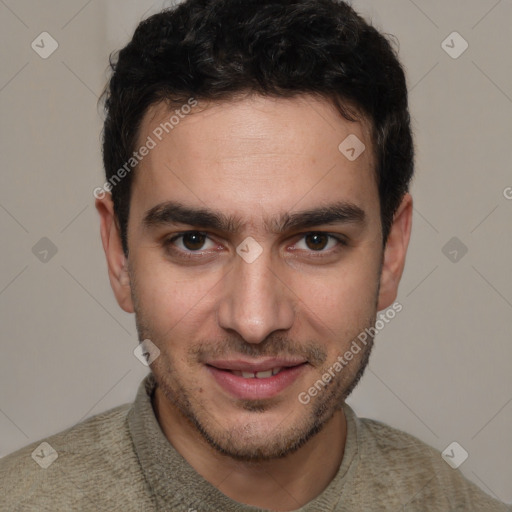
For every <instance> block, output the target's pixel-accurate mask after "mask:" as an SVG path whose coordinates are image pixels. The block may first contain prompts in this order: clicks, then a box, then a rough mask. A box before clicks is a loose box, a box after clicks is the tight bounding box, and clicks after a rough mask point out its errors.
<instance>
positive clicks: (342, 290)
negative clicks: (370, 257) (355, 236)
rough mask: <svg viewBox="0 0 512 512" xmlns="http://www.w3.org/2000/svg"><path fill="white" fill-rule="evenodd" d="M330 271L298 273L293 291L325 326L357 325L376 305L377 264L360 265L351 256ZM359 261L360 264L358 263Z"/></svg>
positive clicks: (365, 318) (356, 259)
mask: <svg viewBox="0 0 512 512" xmlns="http://www.w3.org/2000/svg"><path fill="white" fill-rule="evenodd" d="M352 260H353V261H351V262H348V261H347V262H346V264H345V265H343V266H340V267H339V268H338V269H335V270H333V271H329V272H325V273H323V274H322V275H316V276H308V275H301V277H300V278H297V281H296V288H295V289H296V293H297V295H298V296H299V297H300V299H301V300H302V301H303V303H304V304H306V305H307V308H306V309H309V310H311V311H312V312H313V313H314V314H315V315H316V316H317V317H318V318H319V319H321V320H322V321H324V323H325V324H326V325H327V326H333V328H336V326H338V327H339V328H341V327H346V328H347V329H350V327H351V326H360V325H361V322H363V323H364V322H366V321H367V319H368V315H369V314H373V313H374V311H375V307H376V300H377V290H378V282H379V275H378V265H377V264H376V263H375V262H374V261H373V262H367V263H366V264H364V265H363V264H362V261H361V260H362V258H361V259H359V258H353V259H352ZM358 260H359V263H358Z"/></svg>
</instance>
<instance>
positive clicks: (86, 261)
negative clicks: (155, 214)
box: [0, 0, 512, 502]
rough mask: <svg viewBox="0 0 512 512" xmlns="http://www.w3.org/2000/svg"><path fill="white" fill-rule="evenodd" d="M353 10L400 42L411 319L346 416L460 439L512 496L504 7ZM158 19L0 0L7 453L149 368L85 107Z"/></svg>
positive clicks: (391, 338) (115, 396)
mask: <svg viewBox="0 0 512 512" xmlns="http://www.w3.org/2000/svg"><path fill="white" fill-rule="evenodd" d="M352 4H353V6H354V7H355V8H356V9H357V10H358V11H359V12H360V13H362V14H363V15H365V16H366V17H367V18H369V19H371V20H372V21H373V23H374V24H375V25H376V26H377V27H378V28H380V29H382V30H384V31H385V32H387V33H391V34H394V35H396V36H397V38H398V40H399V42H400V57H401V59H402V61H403V63H404V64H405V67H406V70H407V75H408V81H409V84H410V91H411V92H410V104H411V112H412V116H413V124H414V130H415V134H416V145H417V171H416V172H417V176H416V179H415V181H414V185H413V189H412V192H413V196H414V198H415V218H414V227H413V235H412V240H411V246H410V250H409V257H408V260H407V265H406V270H405V275H404V277H403V281H402V284H401V290H400V294H399V297H398V300H399V301H400V302H401V303H402V304H403V311H402V312H401V313H400V314H399V315H397V317H396V318H395V319H394V320H393V321H392V322H391V323H390V324H389V325H387V326H386V327H385V329H384V330H383V331H382V332H381V333H380V334H379V336H378V339H377V344H376V348H375V350H374V353H373V355H372V359H371V363H370V367H369V369H368V371H367V373H366V375H365V377H364V378H363V380H362V382H361V383H360V385H359V386H358V388H357V389H356V391H355V392H354V394H353V395H352V396H351V397H350V399H349V403H350V404H351V405H352V407H354V408H355V410H356V412H357V413H358V414H359V415H361V416H368V417H372V418H375V419H379V420H382V421H384V422H386V423H388V424H390V425H392V426H394V427H397V428H400V429H402V430H405V431H407V432H410V433H412V434H413V435H415V436H417V437H419V438H420V439H422V440H423V441H425V442H427V443H428V444H430V445H432V446H434V447H436V448H438V449H439V450H441V451H442V450H444V449H445V448H446V447H447V446H448V445H449V444H450V443H451V442H452V441H457V442H458V443H459V444H460V445H461V446H462V447H463V448H464V449H465V450H466V451H467V452H468V453H469V457H468V459H467V460H466V461H465V462H464V463H463V464H462V465H461V467H460V469H461V470H462V471H463V473H464V474H465V475H466V476H467V477H468V478H469V479H471V480H473V481H474V482H476V483H477V484H478V485H479V486H480V487H482V488H483V489H484V490H486V492H488V493H490V494H493V495H495V496H497V497H499V498H500V499H501V500H503V501H506V502H512V486H511V482H512V466H511V463H510V461H511V460H512V442H511V441H512V439H511V438H512V434H511V433H512V371H511V361H512V343H511V333H512V275H511V272H510V263H511V261H512V239H511V238H512V234H511V229H510V227H511V220H512V188H510V187H512V173H511V161H512V144H511V142H512V128H511V120H512V58H511V53H512V51H511V49H512V44H511V39H512V34H511V28H510V27H511V26H512V0H501V1H497V0H448V1H447V0H431V1H428V2H427V1H421V0H415V1H413V0H380V1H376V0H354V1H353V2H352ZM165 5H169V4H168V3H167V4H166V3H162V2H161V1H159V2H157V1H155V2H152V1H149V0H145V1H137V2H136V1H135V0H131V1H121V0H109V1H104V2H102V1H100V0H89V1H86V0H73V1H69V0H68V1H64V0H51V1H50V0H48V1H46V2H35V1H29V0H16V1H14V0H1V1H0V29H1V30H0V34H1V35H0V38H1V40H2V45H1V47H2V66H1V68H0V109H1V112H2V115H1V125H0V140H1V154H2V156H1V162H2V172H1V174H0V176H1V178H0V179H1V182H0V229H1V236H2V245H1V246H2V259H1V268H0V318H1V329H2V330H1V342H0V343H1V348H2V351H1V353H2V357H1V358H0V379H1V380H0V456H3V455H6V454H7V453H10V452H11V451H14V450H15V449H17V448H20V447H21V446H24V445H26V444H28V443H29V442H32V441H36V440H39V439H43V438H44V437H45V436H48V435H50V434H53V433H55V432H58V431H60V430H63V429H64V428H67V427H69V426H71V425H74V424H75V423H77V422H78V421H81V420H83V419H85V418H86V417H89V416H92V415H94V414H97V413H99V412H102V411H104V410H107V409H109V408H111V407H114V406H116V405H118V404H121V403H125V402H128V401H132V400H133V398H134V396H135V391H136V389H137V386H138V384H139V382H140V380H141V379H142V378H143V377H144V375H145V374H146V373H147V368H146V367H144V366H143V365H142V364H141V363H140V362H139V361H138V360H137V359H136V358H135V357H134V355H133V349H134V348H135V347H136V345H137V336H136V331H135V325H134V321H133V318H132V317H131V316H130V315H127V314H125V313H123V312H122V311H121V309H120V308H119V307H118V306H117V303H116V302H115V300H114V297H113V294H112V292H111V289H110V286H109V283H108V278H107V271H106V264H105V261H104V255H103V251H102V248H101V242H100V237H99V223H98V217H97V214H96V212H95V210H94V206H93V204H94V199H93V195H92V191H93V189H94V188H95V187H97V186H101V184H102V183H103V181H104V180H103V178H102V166H101V158H100V130H101V118H100V116H99V115H98V112H97V109H96V101H97V98H98V96H99V94H100V92H101V90H102V88H103V85H104V82H105V79H106V66H107V58H108V55H109V53H110V52H111V51H112V50H114V49H116V48H119V47H121V46H122V45H124V44H126V42H127V41H128V39H129V37H130V36H131V34H132V32H133V29H134V27H135V26H136V24H137V23H138V22H139V21H140V20H141V19H142V18H143V17H146V16H147V15H149V14H152V13H154V12H157V11H158V10H159V9H160V8H161V7H162V6H165ZM44 31H46V32H48V33H49V34H50V35H51V36H52V37H53V38H54V39H55V40H56V41H57V43H58V48H57V50H56V51H55V52H54V53H53V54H51V55H50V56H49V57H47V58H46V59H43V58H41V57H40V56H39V54H38V53H36V51H34V49H32V47H31V43H32V41H34V40H35V41H36V43H37V42H39V48H38V51H39V52H43V51H48V50H49V49H51V46H50V43H51V42H50V40H49V39H48V36H43V37H44V38H45V39H44V41H45V42H44V48H41V46H43V44H41V42H40V40H41V38H40V37H38V36H39V34H41V33H42V32H44ZM454 31H456V32H458V33H459V34H460V35H461V36H462V38H463V39H464V40H465V41H467V43H468V48H467V50H466V51H465V52H464V53H462V54H461V55H460V56H458V57H457V58H453V57H452V56H450V55H449V54H448V53H447V51H448V52H450V53H452V55H453V56H456V55H457V54H458V53H459V52H460V51H461V50H462V49H463V45H464V41H463V40H462V39H460V38H459V37H458V36H450V37H448V36H449V35H450V34H452V32H454ZM447 37H448V39H447ZM445 40H446V42H445V43H444V44H442V43H443V41H445ZM446 50H447V51H446ZM43 237H46V239H48V240H49V241H51V243H50V242H49V241H48V240H43V241H40V240H41V238H43ZM453 237H456V239H455V240H452V238H453ZM450 240H452V241H451V242H450V243H449V245H448V246H447V245H446V244H447V243H448V242H449V241H450ZM466 249H467V253H465V254H464V251H465V250H466ZM45 250H47V251H49V252H48V253H45V252H44V251H45ZM55 251H56V252H55ZM53 252H55V254H53Z"/></svg>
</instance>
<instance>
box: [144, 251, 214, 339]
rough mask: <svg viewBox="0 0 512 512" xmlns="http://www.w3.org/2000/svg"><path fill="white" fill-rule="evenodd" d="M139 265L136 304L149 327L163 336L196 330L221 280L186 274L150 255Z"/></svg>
mask: <svg viewBox="0 0 512 512" xmlns="http://www.w3.org/2000/svg"><path fill="white" fill-rule="evenodd" d="M136 261H137V264H136V266H135V275H136V276H137V277H136V295H137V303H138V309H139V311H140V314H141V316H143V317H144V319H145V320H146V324H148V326H150V327H151V329H152V330H154V331H157V332H158V333H160V334H161V335H162V334H165V333H166V332H169V331H170V330H172V331H174V333H175V332H177V331H179V330H183V329H184V328H186V326H189V327H190V328H192V327H191V326H193V325H196V326H197V325H198V322H197V321H195V319H197V318H198V317H202V316H204V315H205V310H206V309H207V308H208V307H210V306H211V301H212V297H213V294H214V293H215V289H216V288H215V285H216V283H218V282H219V279H220V278H221V277H222V276H221V275H217V274H216V273H211V272H210V273H202V274H200V273H197V272H190V270H189V271H188V273H186V272H184V271H182V270H180V269H179V268H177V267H173V266H172V265H171V264H170V263H168V262H166V261H165V260H163V259H162V258H159V259H157V258H154V257H150V255H141V257H139V258H137V259H136ZM220 285H221V283H218V286H220Z"/></svg>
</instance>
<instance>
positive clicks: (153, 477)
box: [128, 373, 359, 512]
mask: <svg viewBox="0 0 512 512" xmlns="http://www.w3.org/2000/svg"><path fill="white" fill-rule="evenodd" d="M155 386H156V381H155V378H154V375H153V374H152V373H149V374H148V375H147V376H146V377H145V378H144V379H143V381H142V382H141V383H140V385H139V389H138V391H137V396H136V398H135V401H134V403H133V405H132V407H131V409H130V411H129V413H128V426H129V429H130V434H131V437H132V441H133V444H134V447H135V451H136V453H137V457H138V459H139V463H140V465H141V468H142V471H143V473H144V476H145V479H146V482H147V484H148V487H149V489H150V492H151V494H152V495H153V497H154V501H155V504H156V507H157V510H158V511H164V510H165V511H167V510H169V511H171V510H172V511H180V512H191V511H201V512H218V511H219V510H222V511H223V512H261V511H263V510H264V509H261V508H257V507H252V506H248V505H244V504H241V503H238V502H236V501H234V500H232V499H231V498H229V497H228V496H226V495H225V494H223V493H222V492H220V491H219V490H218V489H217V488H216V487H215V486H213V485H212V484H210V483H209V482H208V481H207V480H205V479H204V478H203V477H202V476H201V475H199V474H198V473H197V472H196V471H195V470H194V468H193V467H192V466H190V464H189V463H188V462H187V461H186V460H185V459H184V458H183V457H182V456H181V455H180V454H179V453H178V452H177V451H176V450H175V449H174V447H173V446H172V444H171V443H170V442H169V441H168V439H167V438H166V437H165V434H164V433H163V431H162V429H161V428H160V425H159V423H158V420H157V418H156V416H155V412H154V410H153V405H152V396H153V392H154V390H155ZM343 411H344V413H345V418H346V420H347V438H346V443H345V451H344V455H343V460H342V462H341V465H340V467H339V469H338V472H337V474H336V476H335V477H334V479H333V480H332V481H331V483H330V484H329V485H328V486H327V487H326V489H325V490H324V491H323V492H322V493H321V494H320V495H319V496H317V497H316V498H314V499H313V500H312V501H310V502H309V503H307V504H306V505H304V506H303V507H301V508H300V509H297V511H295V512H323V511H325V512H328V511H329V512H333V511H335V510H337V509H338V507H337V503H338V501H339V500H340V496H341V492H342V488H343V486H344V484H345V482H346V480H347V478H348V477H349V474H351V473H353V471H354V469H355V466H356V465H357V461H358V459H359V457H358V443H357V425H356V424H357V420H358V418H357V417H356V416H355V413H354V411H353V410H352V409H351V408H350V406H348V405H347V404H346V403H344V404H343Z"/></svg>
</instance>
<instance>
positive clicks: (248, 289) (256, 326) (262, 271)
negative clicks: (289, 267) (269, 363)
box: [217, 251, 295, 344]
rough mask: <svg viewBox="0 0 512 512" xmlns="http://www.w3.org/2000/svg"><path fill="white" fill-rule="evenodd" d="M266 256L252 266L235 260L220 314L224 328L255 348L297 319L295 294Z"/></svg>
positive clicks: (226, 280)
mask: <svg viewBox="0 0 512 512" xmlns="http://www.w3.org/2000/svg"><path fill="white" fill-rule="evenodd" d="M265 253H266V251H263V253H262V254H261V255H260V256H259V257H258V258H257V259H256V260H255V261H253V262H251V263H248V262H247V261H245V260H244V259H242V258H241V257H238V256H237V257H236V260H235V262H234V263H233V265H234V267H233V269H232V270H231V271H230V272H229V273H228V274H227V275H226V277H225V282H224V289H223V293H222V298H221V300H220V305H219V307H218V310H217V318H218V323H219V326H220V327H221V328H223V329H225V330H231V331H236V332H237V333H238V334H239V335H240V336H241V337H242V338H243V339H244V340H245V341H246V342H247V343H252V344H256V343H261V342H262V341H264V340H265V339H266V338H267V337H268V336H269V335H270V334H271V333H272V332H274V331H279V330H287V329H290V328H291V326H292V325H293V322H294V317H295V307H294V295H293V292H292V291H291V290H290V289H289V288H288V287H287V285H286V284H285V283H284V279H283V277H284V276H283V277H281V276H279V272H278V271H277V270H276V269H273V268H272V266H271V265H272V261H271V257H270V255H266V254H265ZM276 268H277V267H276Z"/></svg>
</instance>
